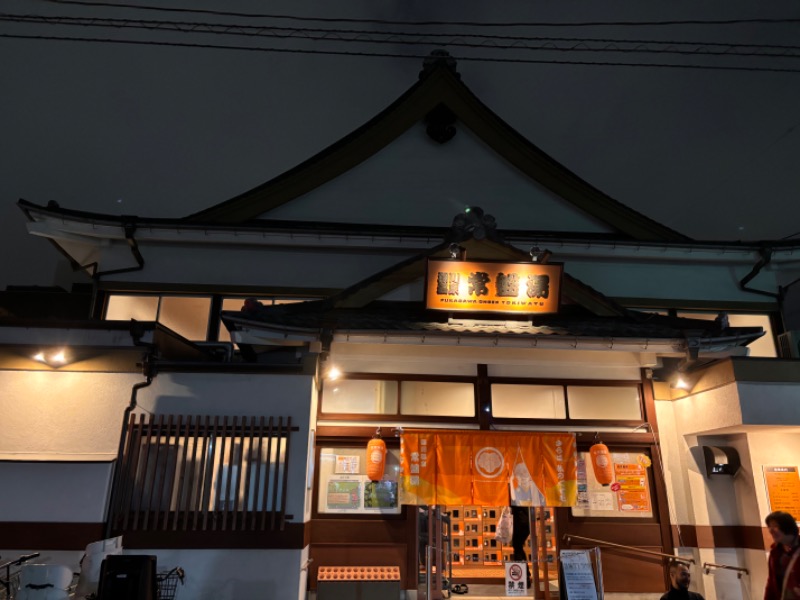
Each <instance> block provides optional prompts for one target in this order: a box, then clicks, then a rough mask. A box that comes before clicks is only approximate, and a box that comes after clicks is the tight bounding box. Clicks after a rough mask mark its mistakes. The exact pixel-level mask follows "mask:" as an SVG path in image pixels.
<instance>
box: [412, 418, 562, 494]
mask: <svg viewBox="0 0 800 600" xmlns="http://www.w3.org/2000/svg"><path fill="white" fill-rule="evenodd" d="M400 454H401V468H402V474H401V486H400V502H401V503H402V504H419V505H426V504H427V505H434V504H450V505H453V504H477V505H483V506H502V505H508V504H519V505H522V506H574V505H575V500H576V498H577V489H578V486H577V452H576V447H575V435H574V434H571V433H540V432H529V433H507V432H498V431H453V430H436V431H431V430H422V429H412V430H405V431H404V432H403V434H402V437H401V445H400Z"/></svg>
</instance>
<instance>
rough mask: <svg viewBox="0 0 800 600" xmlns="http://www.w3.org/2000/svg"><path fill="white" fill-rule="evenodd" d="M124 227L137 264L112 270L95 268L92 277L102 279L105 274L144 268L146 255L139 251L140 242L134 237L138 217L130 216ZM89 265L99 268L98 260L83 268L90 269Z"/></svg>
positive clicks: (126, 238)
mask: <svg viewBox="0 0 800 600" xmlns="http://www.w3.org/2000/svg"><path fill="white" fill-rule="evenodd" d="M122 228H123V230H124V231H125V241H126V242H127V243H128V246H129V247H130V249H131V254H132V255H133V259H134V260H135V261H136V266H135V267H124V268H122V269H112V270H111V271H97V270H95V271H94V272H93V273H92V279H100V278H101V277H102V276H103V275H117V274H119V273H130V272H132V271H141V270H142V269H144V257H143V256H142V253H141V252H140V251H139V243H138V242H137V241H136V238H135V237H133V234H134V233H135V232H136V217H128V220H126V221H125V222H124V223H123V224H122ZM89 267H94V268H95V269H97V262H93V263H91V264H90V265H84V266H83V267H82V268H84V269H88V268H89Z"/></svg>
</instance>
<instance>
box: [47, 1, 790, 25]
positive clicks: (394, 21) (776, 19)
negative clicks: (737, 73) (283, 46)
mask: <svg viewBox="0 0 800 600" xmlns="http://www.w3.org/2000/svg"><path fill="white" fill-rule="evenodd" d="M38 1H39V2H45V3H49V4H63V5H75V6H90V7H93V8H97V7H103V8H124V9H132V10H151V11H161V12H172V13H196V14H209V15H216V16H226V17H247V18H265V19H286V20H292V21H317V22H326V23H331V22H335V23H373V24H378V25H422V26H458V27H606V26H613V27H629V26H635V27H641V26H647V27H658V26H674V25H714V26H719V25H740V24H787V23H798V22H800V18H783V17H771V18H770V17H761V18H750V19H709V20H705V19H683V20H663V21H578V22H574V23H569V22H546V21H533V22H526V21H515V22H485V21H407V20H399V19H365V18H348V17H301V16H297V15H279V14H270V13H248V12H236V11H221V10H213V9H200V8H174V7H168V6H154V5H146V4H127V3H112V2H93V1H88V0H38Z"/></svg>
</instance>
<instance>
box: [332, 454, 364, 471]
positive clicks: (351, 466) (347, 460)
mask: <svg viewBox="0 0 800 600" xmlns="http://www.w3.org/2000/svg"><path fill="white" fill-rule="evenodd" d="M360 462H361V461H360V460H359V457H358V456H344V455H341V454H337V455H336V469H335V470H334V473H337V474H343V473H358V472H359V468H360Z"/></svg>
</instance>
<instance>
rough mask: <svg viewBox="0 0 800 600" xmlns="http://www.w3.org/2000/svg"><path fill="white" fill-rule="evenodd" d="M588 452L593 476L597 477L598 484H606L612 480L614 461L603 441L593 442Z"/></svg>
mask: <svg viewBox="0 0 800 600" xmlns="http://www.w3.org/2000/svg"><path fill="white" fill-rule="evenodd" d="M589 454H590V455H591V457H592V470H593V471H594V478H595V479H597V481H598V483H599V484H600V485H608V484H609V483H611V482H612V481H614V461H613V460H612V459H611V453H610V452H609V451H608V446H606V445H605V444H603V443H600V444H595V445H594V446H592V447H591V448H590V449H589Z"/></svg>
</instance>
